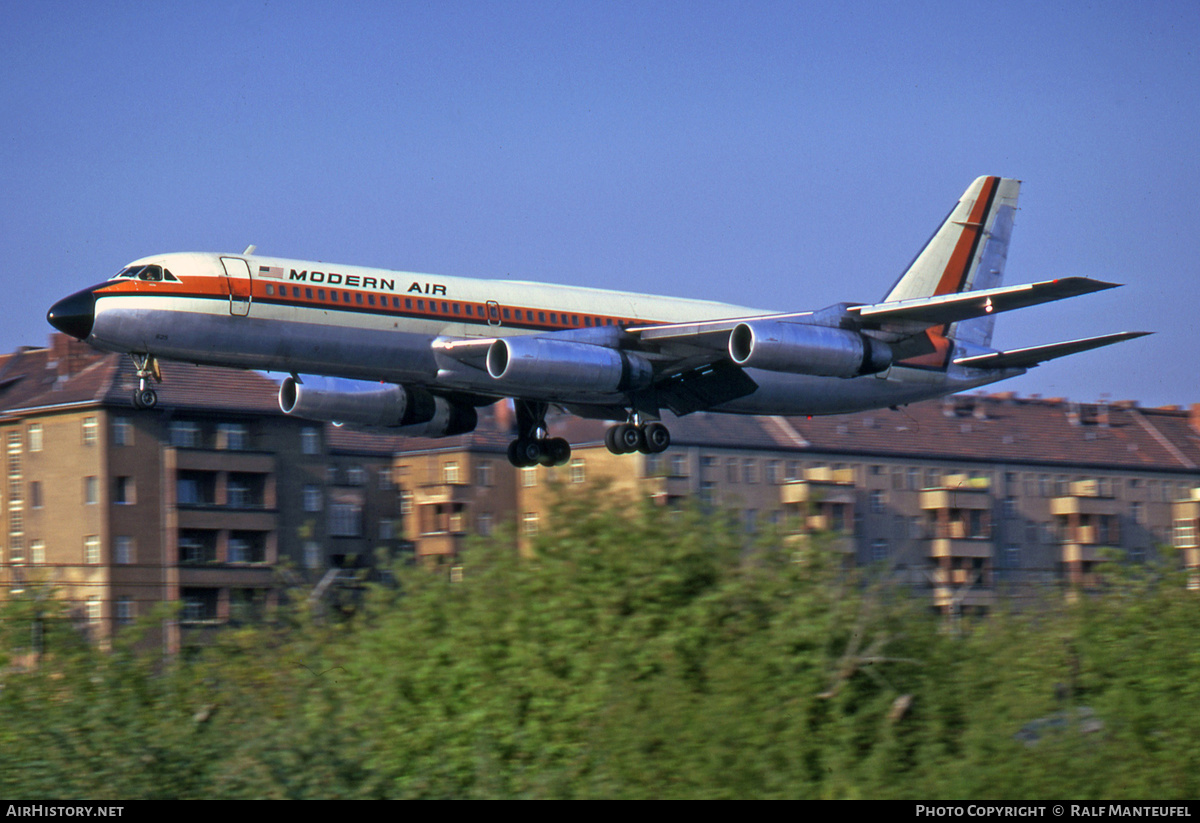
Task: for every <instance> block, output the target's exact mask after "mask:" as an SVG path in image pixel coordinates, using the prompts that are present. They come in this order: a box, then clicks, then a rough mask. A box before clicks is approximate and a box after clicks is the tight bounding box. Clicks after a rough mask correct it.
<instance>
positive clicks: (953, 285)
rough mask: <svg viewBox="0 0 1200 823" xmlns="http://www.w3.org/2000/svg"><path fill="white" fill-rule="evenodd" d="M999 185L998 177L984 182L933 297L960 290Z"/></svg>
mask: <svg viewBox="0 0 1200 823" xmlns="http://www.w3.org/2000/svg"><path fill="white" fill-rule="evenodd" d="M999 183H1000V178H999V177H989V178H987V179H986V180H984V182H983V186H982V188H980V190H979V195H978V196H977V197H976V198H975V203H974V204H973V205H972V206H971V214H970V216H969V217H968V218H967V224H968V225H966V226H963V228H962V232H961V233H960V234H959V235H958V243H957V244H955V246H954V253H953V254H951V255H950V260H949V262H948V263H946V270H945V271H943V272H942V277H941V279H940V280H939V281H938V284H937V288H936V289H934V291H933V293H934V294H935V295H938V294H954V293H956V292H958V291H960V290H961V289H962V287H963V283H964V281H965V279H966V276H967V270H968V269H969V268H970V266H971V258H972V257H974V251H975V248H976V245H977V243H978V241H979V238H980V236H982V234H983V221H984V220H985V219H986V218H987V213H988V207H989V206H991V204H992V199H993V197H994V196H995V194H996V187H997V186H998V185H999Z"/></svg>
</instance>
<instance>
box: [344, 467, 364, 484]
mask: <svg viewBox="0 0 1200 823" xmlns="http://www.w3.org/2000/svg"><path fill="white" fill-rule="evenodd" d="M366 482H367V472H366V469H364V468H363V467H362V466H351V467H350V468H348V469H346V483H347V484H348V485H351V486H363V485H366Z"/></svg>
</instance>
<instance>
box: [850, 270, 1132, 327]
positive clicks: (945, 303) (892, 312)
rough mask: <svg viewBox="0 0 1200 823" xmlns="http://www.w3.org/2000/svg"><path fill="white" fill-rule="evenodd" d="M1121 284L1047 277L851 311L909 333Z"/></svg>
mask: <svg viewBox="0 0 1200 823" xmlns="http://www.w3.org/2000/svg"><path fill="white" fill-rule="evenodd" d="M1119 285H1120V284H1119V283H1106V282H1104V281H1103V280H1092V279H1090V278H1087V277H1064V278H1062V279H1060V280H1045V281H1042V282H1041V283H1025V284H1022V285H1019V286H1002V287H1000V288H996V289H984V290H982V291H968V292H958V293H955V294H943V295H938V296H936V297H918V298H914V299H911V300H894V301H891V302H888V303H875V304H872V305H861V306H850V307H848V308H847V311H848V312H849V313H850V314H851V315H857V317H858V318H859V320H860V322H861V324H862V328H864V329H876V330H880V331H884V332H894V333H898V334H901V335H905V334H913V333H916V332H917V331H919V330H920V329H923V328H928V327H929V326H941V325H946V324H949V323H955V322H957V321H959V320H969V319H970V318H972V317H983V316H984V315H988V314H994V313H996V312H1003V311H1012V310H1013V309H1023V308H1025V307H1026V306H1036V305H1038V304H1039V303H1049V302H1052V301H1054V300H1062V299H1064V298H1067V297H1077V296H1079V295H1081V294H1090V293H1091V292H1097V291H1104V290H1105V289H1112V288H1116V287H1117V286H1119Z"/></svg>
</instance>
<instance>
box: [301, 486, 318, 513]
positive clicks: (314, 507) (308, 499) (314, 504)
mask: <svg viewBox="0 0 1200 823" xmlns="http://www.w3.org/2000/svg"><path fill="white" fill-rule="evenodd" d="M304 510H305V511H306V512H319V511H320V510H321V487H320V486H318V485H316V484H315V483H309V484H308V485H307V486H305V487H304Z"/></svg>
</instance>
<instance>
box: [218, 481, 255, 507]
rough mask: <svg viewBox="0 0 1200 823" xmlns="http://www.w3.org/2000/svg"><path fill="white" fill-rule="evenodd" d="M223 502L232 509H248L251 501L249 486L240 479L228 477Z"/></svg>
mask: <svg viewBox="0 0 1200 823" xmlns="http://www.w3.org/2000/svg"><path fill="white" fill-rule="evenodd" d="M225 500H226V505H228V506H229V507H230V508H232V509H246V508H249V507H250V505H251V503H252V501H251V499H250V484H249V483H248V482H247V481H246V480H244V479H241V478H236V479H235V478H234V477H232V476H231V477H230V478H229V481H228V482H227V483H226V484H225Z"/></svg>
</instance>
